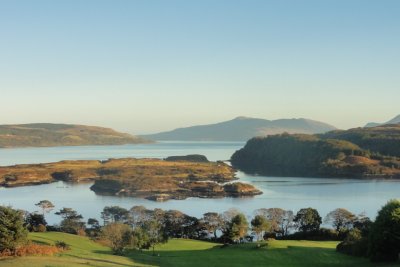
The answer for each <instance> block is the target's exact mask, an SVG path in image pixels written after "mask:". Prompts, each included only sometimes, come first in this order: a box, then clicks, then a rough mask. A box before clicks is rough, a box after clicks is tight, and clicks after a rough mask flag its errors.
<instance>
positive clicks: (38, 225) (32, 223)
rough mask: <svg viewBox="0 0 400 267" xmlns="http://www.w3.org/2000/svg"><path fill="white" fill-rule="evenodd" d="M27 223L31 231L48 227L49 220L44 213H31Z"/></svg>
mask: <svg viewBox="0 0 400 267" xmlns="http://www.w3.org/2000/svg"><path fill="white" fill-rule="evenodd" d="M25 223H26V225H27V228H28V230H29V231H34V232H36V231H39V230H40V229H43V227H44V229H45V228H46V225H47V222H46V220H45V218H44V215H43V214H39V213H29V214H28V215H27V216H26V218H25Z"/></svg>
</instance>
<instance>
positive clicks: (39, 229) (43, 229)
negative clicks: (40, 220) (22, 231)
mask: <svg viewBox="0 0 400 267" xmlns="http://www.w3.org/2000/svg"><path fill="white" fill-rule="evenodd" d="M46 230H47V229H46V226H45V225H43V224H39V225H38V226H35V227H33V231H34V232H41V233H43V232H46Z"/></svg>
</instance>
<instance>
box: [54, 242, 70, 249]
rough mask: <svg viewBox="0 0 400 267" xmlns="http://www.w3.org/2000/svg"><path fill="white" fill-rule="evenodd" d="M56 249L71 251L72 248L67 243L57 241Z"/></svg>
mask: <svg viewBox="0 0 400 267" xmlns="http://www.w3.org/2000/svg"><path fill="white" fill-rule="evenodd" d="M55 245H56V247H57V248H59V249H61V250H69V249H70V246H69V245H68V244H67V243H65V242H64V241H56V243H55Z"/></svg>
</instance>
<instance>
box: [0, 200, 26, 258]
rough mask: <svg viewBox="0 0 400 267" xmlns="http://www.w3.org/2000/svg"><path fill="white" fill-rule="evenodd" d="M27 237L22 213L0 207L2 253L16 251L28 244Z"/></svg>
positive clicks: (0, 244) (0, 249) (0, 248)
mask: <svg viewBox="0 0 400 267" xmlns="http://www.w3.org/2000/svg"><path fill="white" fill-rule="evenodd" d="M27 236H28V232H27V230H26V229H25V227H24V220H23V215H22V212H21V211H17V210H14V209H12V208H10V207H3V206H0V251H3V250H6V249H8V250H11V251H14V250H15V249H16V248H17V247H18V246H20V245H21V244H23V243H25V242H26V240H27Z"/></svg>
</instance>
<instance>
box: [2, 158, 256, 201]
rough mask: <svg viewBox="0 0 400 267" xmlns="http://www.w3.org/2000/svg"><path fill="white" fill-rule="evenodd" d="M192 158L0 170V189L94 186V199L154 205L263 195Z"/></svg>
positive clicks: (224, 169) (224, 168)
mask: <svg viewBox="0 0 400 267" xmlns="http://www.w3.org/2000/svg"><path fill="white" fill-rule="evenodd" d="M189 158H190V160H188V161H185V157H179V158H178V160H172V161H171V160H160V159H135V158H123V159H109V160H106V161H98V160H76V161H60V162H55V163H44V164H23V165H15V166H9V167H0V186H1V187H18V186H29V185H40V184H48V183H52V182H56V181H64V182H71V183H79V182H87V181H94V184H93V186H92V187H91V190H93V191H94V192H95V193H96V194H99V195H114V196H128V197H140V198H146V199H149V200H154V201H166V200H169V199H186V198H188V197H200V198H221V197H248V196H254V195H259V194H262V192H261V191H259V190H258V189H256V188H255V187H254V186H253V185H250V184H245V183H241V182H236V181H235V180H237V178H236V177H235V170H234V169H233V168H232V167H230V166H229V165H227V164H225V163H223V162H208V160H207V161H205V160H204V159H202V160H201V162H195V161H193V155H191V156H190V157H189Z"/></svg>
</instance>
